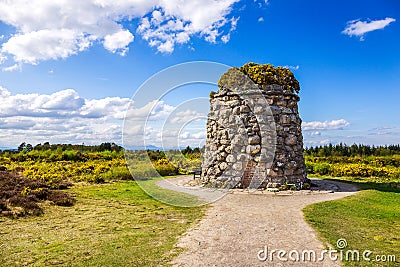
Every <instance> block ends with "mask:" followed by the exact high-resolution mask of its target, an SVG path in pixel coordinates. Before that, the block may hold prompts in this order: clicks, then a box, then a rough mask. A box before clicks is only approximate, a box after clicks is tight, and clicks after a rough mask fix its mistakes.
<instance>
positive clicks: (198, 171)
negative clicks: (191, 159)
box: [189, 168, 201, 180]
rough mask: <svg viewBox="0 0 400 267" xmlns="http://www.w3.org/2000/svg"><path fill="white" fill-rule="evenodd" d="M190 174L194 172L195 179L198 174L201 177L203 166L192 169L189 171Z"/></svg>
mask: <svg viewBox="0 0 400 267" xmlns="http://www.w3.org/2000/svg"><path fill="white" fill-rule="evenodd" d="M189 174H193V180H195V179H196V175H198V176H199V179H200V177H201V168H194V169H193V170H192V171H190V172H189Z"/></svg>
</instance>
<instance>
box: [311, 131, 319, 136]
mask: <svg viewBox="0 0 400 267" xmlns="http://www.w3.org/2000/svg"><path fill="white" fill-rule="evenodd" d="M318 135H321V132H319V131H315V132H310V136H318Z"/></svg>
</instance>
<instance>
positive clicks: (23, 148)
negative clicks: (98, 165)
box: [5, 142, 123, 152]
mask: <svg viewBox="0 0 400 267" xmlns="http://www.w3.org/2000/svg"><path fill="white" fill-rule="evenodd" d="M33 150H36V151H46V150H51V151H55V150H61V151H67V150H79V151H85V152H102V151H116V152H120V151H122V150H123V147H122V146H119V145H117V144H115V143H109V142H106V143H101V144H100V145H90V146H89V145H85V144H81V145H76V144H50V143H49V142H45V143H43V144H37V145H35V146H32V145H31V144H27V143H26V142H23V143H21V144H20V145H19V146H18V149H17V151H18V152H30V151H33ZM5 151H8V152H13V151H10V150H5Z"/></svg>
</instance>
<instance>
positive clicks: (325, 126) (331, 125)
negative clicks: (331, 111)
mask: <svg viewBox="0 0 400 267" xmlns="http://www.w3.org/2000/svg"><path fill="white" fill-rule="evenodd" d="M349 125H350V123H349V122H348V121H346V120H344V119H339V120H331V121H324V122H321V121H312V122H303V123H302V125H301V126H302V129H303V130H304V131H309V130H339V129H343V128H344V127H347V126H349Z"/></svg>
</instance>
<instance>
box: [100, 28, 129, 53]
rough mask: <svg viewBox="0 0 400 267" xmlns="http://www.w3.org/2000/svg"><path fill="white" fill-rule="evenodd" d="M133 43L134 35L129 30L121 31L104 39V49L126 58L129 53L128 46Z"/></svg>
mask: <svg viewBox="0 0 400 267" xmlns="http://www.w3.org/2000/svg"><path fill="white" fill-rule="evenodd" d="M131 42H133V35H132V34H131V33H130V32H129V31H128V30H121V31H119V32H116V33H114V34H108V35H106V36H105V37H104V48H106V49H107V50H109V51H111V52H112V53H115V52H117V51H120V52H119V54H120V55H121V56H124V55H125V54H126V52H127V51H128V45H129V44H130V43H131Z"/></svg>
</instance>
